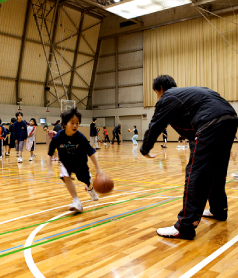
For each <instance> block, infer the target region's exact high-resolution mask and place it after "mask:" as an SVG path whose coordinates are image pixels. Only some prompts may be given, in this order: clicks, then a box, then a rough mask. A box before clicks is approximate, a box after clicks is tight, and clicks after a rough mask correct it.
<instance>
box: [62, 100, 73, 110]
mask: <svg viewBox="0 0 238 278" xmlns="http://www.w3.org/2000/svg"><path fill="white" fill-rule="evenodd" d="M75 107H76V105H75V100H65V99H63V100H61V113H63V112H65V111H68V110H70V109H72V108H75Z"/></svg>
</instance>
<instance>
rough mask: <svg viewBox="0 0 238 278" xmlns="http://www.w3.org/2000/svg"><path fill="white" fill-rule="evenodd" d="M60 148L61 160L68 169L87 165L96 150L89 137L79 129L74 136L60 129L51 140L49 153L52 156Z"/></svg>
mask: <svg viewBox="0 0 238 278" xmlns="http://www.w3.org/2000/svg"><path fill="white" fill-rule="evenodd" d="M56 148H57V149H58V154H59V158H60V161H61V162H62V163H63V165H64V166H65V167H66V169H71V170H72V169H76V168H78V167H81V168H82V167H87V161H88V156H91V155H93V154H94V153H95V152H96V151H95V150H94V148H92V147H91V146H90V144H89V143H88V140H87V138H86V137H85V136H84V135H83V134H82V133H81V132H79V131H77V132H76V133H75V134H74V135H73V136H68V135H66V133H65V130H61V131H59V132H58V133H57V134H56V135H55V136H54V137H53V138H52V141H51V142H50V146H49V152H48V155H49V156H52V155H53V154H54V151H55V149H56Z"/></svg>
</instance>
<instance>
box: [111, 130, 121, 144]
mask: <svg viewBox="0 0 238 278" xmlns="http://www.w3.org/2000/svg"><path fill="white" fill-rule="evenodd" d="M112 135H113V137H112V144H114V141H115V137H116V138H117V144H118V145H119V144H120V139H119V134H118V133H115V132H113V133H112Z"/></svg>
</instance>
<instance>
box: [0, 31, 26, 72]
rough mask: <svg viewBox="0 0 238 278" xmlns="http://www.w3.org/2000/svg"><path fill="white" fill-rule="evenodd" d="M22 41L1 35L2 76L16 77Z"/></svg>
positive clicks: (0, 59) (0, 58) (0, 69)
mask: <svg viewBox="0 0 238 278" xmlns="http://www.w3.org/2000/svg"><path fill="white" fill-rule="evenodd" d="M21 43H22V42H21V40H18V39H15V38H11V37H7V36H1V35H0V49H1V51H0V65H1V66H0V75H2V76H7V77H16V76H17V70H18V62H19V55H20V49H21Z"/></svg>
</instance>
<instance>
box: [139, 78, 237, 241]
mask: <svg viewBox="0 0 238 278" xmlns="http://www.w3.org/2000/svg"><path fill="white" fill-rule="evenodd" d="M176 87H177V85H176V83H175V81H174V79H173V78H172V77H171V76H168V75H161V76H159V77H157V78H156V79H155V80H154V83H153V89H154V91H155V92H156V93H157V96H158V99H159V101H158V102H157V103H156V107H155V113H154V116H153V118H152V120H151V122H150V125H149V129H148V130H147V131H146V132H145V136H144V140H143V145H142V147H141V153H142V154H143V155H144V156H146V157H151V158H152V157H154V155H150V154H149V151H150V150H151V149H152V148H153V146H154V143H155V142H156V139H157V137H158V136H159V135H160V133H161V132H162V131H163V129H164V128H165V127H166V125H167V124H168V123H169V124H170V125H171V126H172V127H173V128H174V129H175V130H176V131H177V132H178V133H179V134H180V135H181V136H183V137H185V138H187V139H188V140H189V141H192V142H193V143H192V144H191V154H190V160H189V162H188V165H187V167H186V179H185V190H184V197H183V209H182V210H181V211H180V212H179V214H178V221H177V222H176V223H175V225H174V226H172V227H167V228H160V229H158V230H157V233H158V234H159V235H161V236H165V237H178V238H187V239H192V238H194V236H195V235H196V233H195V228H196V227H197V226H198V224H199V222H200V220H201V217H202V215H203V216H207V217H211V218H215V219H217V220H226V219H227V210H228V208H227V196H226V193H225V183H226V175H227V167H228V162H229V158H230V150H231V147H232V143H233V140H234V137H235V134H236V130H237V125H238V119H237V114H236V112H235V110H234V109H233V108H232V106H231V105H230V104H229V103H228V102H227V101H226V100H225V99H223V98H222V97H221V96H220V95H219V94H218V93H216V92H214V91H212V90H211V89H208V88H201V87H187V88H176ZM207 200H208V201H209V205H210V210H205V211H204V208H205V205H206V202H207Z"/></svg>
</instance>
